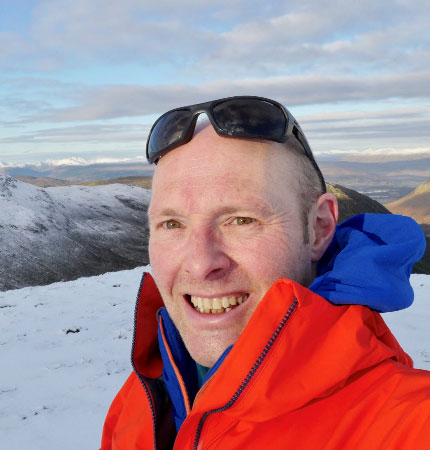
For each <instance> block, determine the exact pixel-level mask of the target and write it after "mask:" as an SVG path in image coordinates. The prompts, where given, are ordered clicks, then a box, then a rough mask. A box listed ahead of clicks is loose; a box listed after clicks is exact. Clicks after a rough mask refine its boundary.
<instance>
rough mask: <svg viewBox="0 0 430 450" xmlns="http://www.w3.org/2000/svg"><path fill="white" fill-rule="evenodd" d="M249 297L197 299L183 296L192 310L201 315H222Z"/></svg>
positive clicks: (231, 296)
mask: <svg viewBox="0 0 430 450" xmlns="http://www.w3.org/2000/svg"><path fill="white" fill-rule="evenodd" d="M248 297H249V294H238V295H228V296H224V297H213V298H208V297H197V296H195V295H188V294H186V295H185V298H186V299H187V300H188V301H189V302H190V303H191V305H192V306H193V307H194V309H195V310H196V311H198V312H200V313H202V314H222V313H227V312H230V311H232V310H233V309H234V308H237V307H238V306H239V305H241V304H242V303H243V302H245V301H246V300H247V299H248Z"/></svg>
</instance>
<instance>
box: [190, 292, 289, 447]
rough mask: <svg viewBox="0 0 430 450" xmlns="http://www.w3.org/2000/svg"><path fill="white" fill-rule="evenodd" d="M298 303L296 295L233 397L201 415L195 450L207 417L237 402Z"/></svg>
mask: <svg viewBox="0 0 430 450" xmlns="http://www.w3.org/2000/svg"><path fill="white" fill-rule="evenodd" d="M297 303H298V301H297V298H296V297H294V299H293V301H292V303H291V305H290V307H289V308H288V311H287V312H286V313H285V315H284V317H283V318H282V320H281V321H280V322H279V325H278V326H277V328H276V330H275V331H274V333H273V334H272V336H271V338H270V339H269V340H268V342H267V344H266V346H265V347H264V349H263V351H262V352H261V353H260V356H259V357H258V358H257V360H256V361H255V363H254V365H253V366H252V368H251V370H250V371H249V372H248V374H247V375H246V377H245V378H244V380H243V381H242V383H241V384H240V386H239V387H238V389H237V390H236V392H235V393H234V394H233V396H232V397H231V399H230V400H229V401H228V402H227V403H226V404H225V405H224V406H221V407H220V408H216V409H212V410H210V411H206V412H205V413H204V414H203V416H202V417H201V419H200V421H199V424H198V426H197V432H196V436H195V439H194V446H193V450H197V448H198V445H199V440H200V437H201V433H202V429H203V425H204V423H205V421H206V419H207V418H208V416H209V415H210V414H213V413H217V412H222V411H225V410H227V409H229V408H231V407H232V406H233V405H234V404H235V403H236V400H237V399H238V398H239V397H240V395H241V394H242V392H243V391H244V390H245V388H246V387H247V386H248V384H249V382H250V381H251V379H252V377H253V376H254V375H255V373H256V372H257V370H258V369H259V368H260V366H261V364H262V362H263V361H264V359H265V358H266V356H267V354H268V353H269V351H270V349H271V348H272V346H273V344H274V343H275V341H276V339H277V338H278V336H279V334H280V333H281V331H282V329H283V328H284V326H285V324H286V323H287V321H288V319H289V318H290V317H291V314H292V313H293V311H294V310H295V309H296V306H297Z"/></svg>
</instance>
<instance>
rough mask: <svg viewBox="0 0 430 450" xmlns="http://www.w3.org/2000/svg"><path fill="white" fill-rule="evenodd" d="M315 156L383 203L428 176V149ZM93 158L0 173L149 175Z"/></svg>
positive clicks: (87, 178)
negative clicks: (411, 151) (407, 153)
mask: <svg viewBox="0 0 430 450" xmlns="http://www.w3.org/2000/svg"><path fill="white" fill-rule="evenodd" d="M317 160H318V163H319V165H320V166H321V169H322V171H323V173H324V175H325V178H326V180H327V181H328V182H330V183H333V184H339V185H342V186H348V187H349V188H350V189H353V190H355V191H358V192H361V193H363V194H366V195H368V196H370V197H372V198H374V199H375V200H378V201H379V202H381V203H384V204H386V203H390V202H393V201H394V200H397V199H399V198H401V197H404V196H405V195H407V194H409V193H410V192H411V191H412V190H413V189H414V188H415V187H417V186H418V185H419V184H420V183H422V182H424V181H425V180H427V179H429V178H430V153H428V152H427V153H425V152H423V153H417V154H412V155H404V154H378V155H373V154H370V153H366V152H364V153H363V154H350V155H345V154H341V155H333V154H332V155H319V156H318V157H317ZM97 161H99V162H91V161H90V162H88V161H85V160H82V159H79V158H71V159H69V160H60V161H51V162H44V163H38V164H25V165H21V166H14V165H7V164H2V163H1V162H0V174H1V173H3V174H4V175H9V176H13V177H20V179H23V178H22V177H34V178H37V179H39V180H40V179H47V178H48V179H49V178H53V179H56V180H58V181H56V184H55V185H62V184H64V183H65V182H70V183H75V184H76V183H87V182H100V181H102V180H112V179H118V178H119V179H126V178H129V177H133V178H134V179H135V180H137V179H139V178H140V177H147V178H148V177H149V178H150V177H151V176H152V174H153V171H154V166H151V165H148V164H147V163H146V161H145V160H144V158H143V157H140V158H136V159H134V160H125V161H124V160H120V161H107V160H105V161H103V160H97ZM100 161H101V162H100ZM61 180H62V181H61ZM95 180H96V181H95ZM26 181H28V180H26ZM30 182H31V181H30Z"/></svg>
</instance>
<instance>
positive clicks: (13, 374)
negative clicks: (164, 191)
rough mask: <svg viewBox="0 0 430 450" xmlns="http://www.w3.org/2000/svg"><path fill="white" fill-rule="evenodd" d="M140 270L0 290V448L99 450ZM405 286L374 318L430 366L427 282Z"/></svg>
mask: <svg viewBox="0 0 430 450" xmlns="http://www.w3.org/2000/svg"><path fill="white" fill-rule="evenodd" d="M147 269H148V268H146V269H144V268H142V267H141V268H137V269H134V270H131V271H122V272H114V273H107V274H104V275H100V276H96V277H91V278H80V279H78V280H75V281H69V282H63V283H54V284H51V285H47V286H39V287H27V288H23V289H17V290H12V291H6V292H0V330H1V332H0V359H1V361H2V366H1V368H2V370H1V371H0V404H1V408H0V448H2V449H7V450H23V449H31V450H58V449H62V450H76V449H79V450H87V449H88V450H90V449H92V450H94V449H97V448H99V445H100V437H101V433H102V427H103V422H104V418H105V415H106V412H107V410H108V408H109V405H110V403H111V401H112V400H113V398H114V396H115V394H116V393H117V391H118V389H119V388H120V387H121V386H122V384H123V382H124V381H125V380H126V378H127V376H128V374H129V373H130V371H131V365H130V358H129V355H130V348H131V338H132V332H133V313H134V305H135V299H136V294H137V290H138V287H139V283H140V279H141V276H142V273H143V271H144V270H147ZM411 281H412V285H413V287H414V290H415V295H416V298H415V302H414V304H413V305H412V307H410V308H409V309H407V310H405V311H399V312H395V313H389V314H384V318H385V320H386V321H387V323H388V324H389V326H390V327H391V329H392V331H393V332H394V334H395V335H396V337H397V338H398V340H399V342H400V343H401V344H402V346H403V347H404V349H405V350H406V351H407V352H408V353H409V354H410V355H411V356H412V357H413V359H414V361H415V366H416V367H418V368H423V369H428V370H430V348H429V347H428V342H430V329H429V327H428V323H429V321H430V308H429V307H428V304H427V303H428V301H429V297H430V295H429V294H430V276H429V275H412V278H411ZM77 330H79V331H77Z"/></svg>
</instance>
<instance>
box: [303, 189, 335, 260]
mask: <svg viewBox="0 0 430 450" xmlns="http://www.w3.org/2000/svg"><path fill="white" fill-rule="evenodd" d="M338 216H339V208H338V205H337V200H336V197H335V196H334V195H333V194H328V193H326V194H323V195H321V196H320V197H319V198H318V200H317V201H316V203H315V205H314V206H313V208H312V211H311V214H310V217H309V219H310V220H309V226H310V228H311V229H310V230H309V231H310V233H309V236H310V245H311V257H312V262H317V261H319V260H320V259H321V258H322V256H323V254H324V252H325V251H326V250H327V247H328V246H329V245H330V242H331V240H332V238H333V235H334V232H335V231H336V223H337V219H338Z"/></svg>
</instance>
